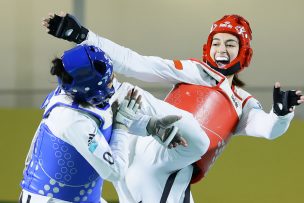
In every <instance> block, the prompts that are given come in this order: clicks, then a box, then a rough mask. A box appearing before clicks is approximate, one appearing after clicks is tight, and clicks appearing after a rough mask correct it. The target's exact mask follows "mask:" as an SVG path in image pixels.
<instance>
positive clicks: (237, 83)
mask: <svg viewBox="0 0 304 203" xmlns="http://www.w3.org/2000/svg"><path fill="white" fill-rule="evenodd" d="M232 84H233V85H235V86H238V87H244V86H245V82H243V81H242V80H240V79H239V76H238V75H237V74H235V75H234V77H233V79H232Z"/></svg>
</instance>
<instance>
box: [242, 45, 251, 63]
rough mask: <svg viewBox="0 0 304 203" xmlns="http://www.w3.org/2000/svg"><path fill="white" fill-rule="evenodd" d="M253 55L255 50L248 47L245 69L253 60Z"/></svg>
mask: <svg viewBox="0 0 304 203" xmlns="http://www.w3.org/2000/svg"><path fill="white" fill-rule="evenodd" d="M252 54H253V50H252V49H251V48H250V47H248V48H247V49H246V50H245V56H244V65H243V66H244V67H247V66H249V64H250V61H251V58H252Z"/></svg>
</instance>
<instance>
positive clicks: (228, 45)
mask: <svg viewBox="0 0 304 203" xmlns="http://www.w3.org/2000/svg"><path fill="white" fill-rule="evenodd" d="M226 47H230V48H232V47H235V45H234V44H227V45H226Z"/></svg>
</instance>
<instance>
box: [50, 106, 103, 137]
mask: <svg viewBox="0 0 304 203" xmlns="http://www.w3.org/2000/svg"><path fill="white" fill-rule="evenodd" d="M45 123H46V124H47V125H48V126H49V128H50V130H51V131H52V132H53V133H54V134H55V135H56V136H58V137H61V136H63V134H64V132H65V131H66V130H67V129H75V131H77V130H79V129H82V130H83V129H87V130H89V131H90V130H92V129H95V128H96V126H97V124H96V121H95V120H94V118H93V117H92V116H91V115H88V114H87V113H84V112H82V111H79V110H76V109H72V108H69V107H65V106H58V107H55V108H54V109H53V110H52V111H51V113H50V114H49V116H48V118H46V119H45ZM76 129H77V130H76Z"/></svg>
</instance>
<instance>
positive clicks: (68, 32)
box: [42, 12, 89, 44]
mask: <svg viewBox="0 0 304 203" xmlns="http://www.w3.org/2000/svg"><path fill="white" fill-rule="evenodd" d="M42 25H43V26H44V27H46V28H47V32H48V33H49V34H50V35H53V36H55V37H57V38H61V39H65V40H68V41H71V42H75V43H77V44H80V43H81V42H83V41H84V40H85V39H86V38H87V35H88V32H89V30H88V29H86V28H85V27H83V26H82V25H81V24H80V22H79V21H78V19H77V18H76V17H75V16H72V15H70V14H65V13H63V12H61V14H60V15H56V14H54V13H50V14H49V16H48V17H47V18H44V19H43V20H42Z"/></svg>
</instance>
